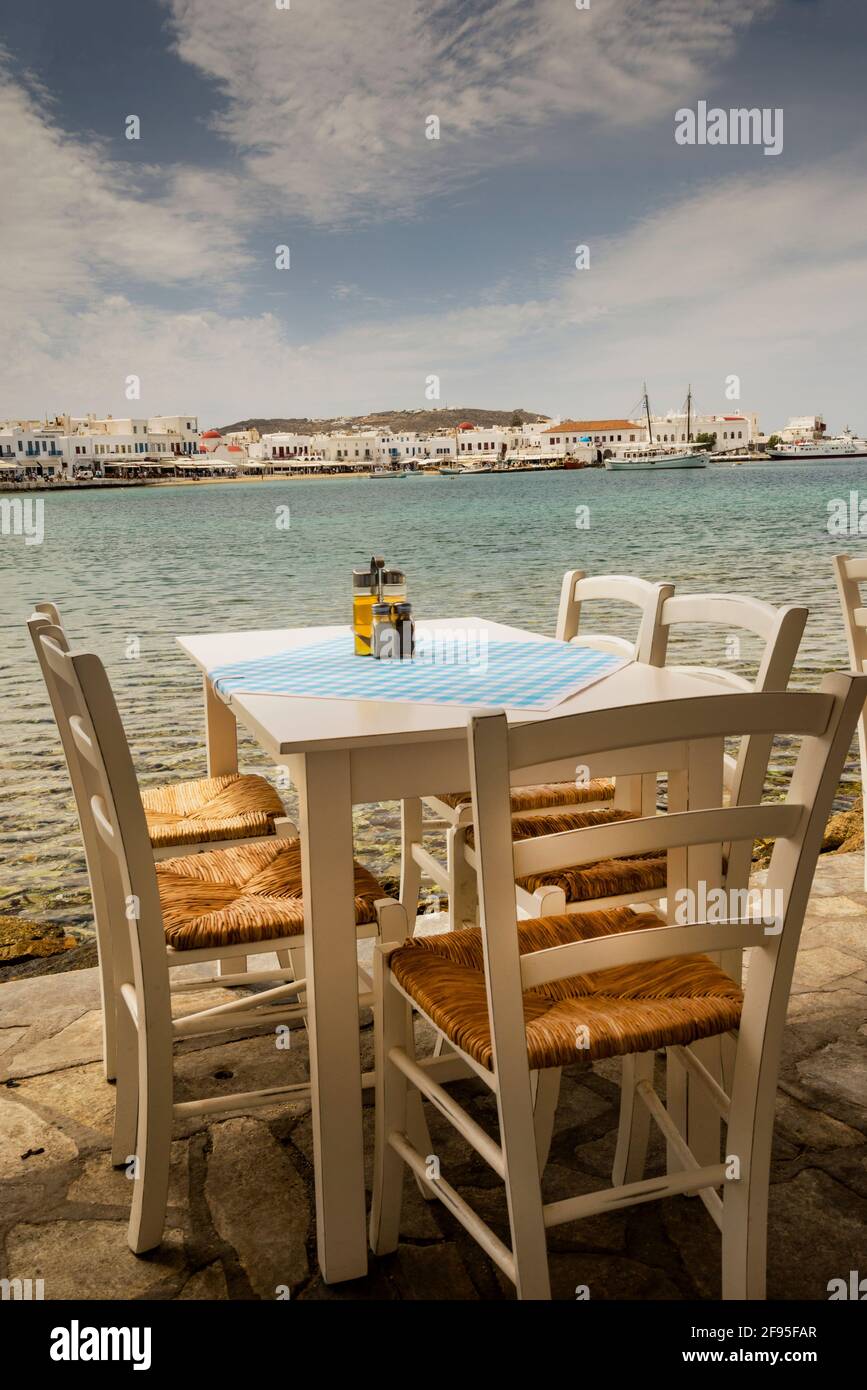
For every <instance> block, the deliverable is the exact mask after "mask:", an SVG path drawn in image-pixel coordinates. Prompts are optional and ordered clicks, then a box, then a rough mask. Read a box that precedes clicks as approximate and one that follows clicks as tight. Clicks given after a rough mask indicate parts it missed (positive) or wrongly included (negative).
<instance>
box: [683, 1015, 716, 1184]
mask: <svg viewBox="0 0 867 1390" xmlns="http://www.w3.org/2000/svg"><path fill="white" fill-rule="evenodd" d="M690 1046H691V1051H692V1052H693V1053H694V1055H695V1056H696V1057H697V1058H698V1059H699V1061H701V1062H703V1063H704V1065H705V1066H706V1067H707V1070H708V1071H709V1072H710V1074H711V1076H712V1077H714V1079H715V1080H716V1081H719V1082H720V1084H722V1052H721V1049H720V1039H719V1038H718V1037H714V1038H700V1039H699V1040H698V1041H697V1042H694V1043H692V1044H691V1045H690ZM686 1095H687V1142H688V1143H689V1147H690V1148H691V1149H692V1152H693V1153H694V1155H695V1157H696V1158H697V1159H698V1161H699V1163H701V1164H714V1163H719V1161H720V1149H721V1145H722V1120H721V1119H720V1114H719V1111H718V1110H717V1108H716V1106H715V1105H714V1103H713V1101H712V1100H711V1098H710V1096H709V1095H708V1093H707V1091H706V1090H705V1088H704V1086H702V1084H701V1082H699V1081H696V1080H695V1078H694V1077H690V1076H689V1075H687V1078H686Z"/></svg>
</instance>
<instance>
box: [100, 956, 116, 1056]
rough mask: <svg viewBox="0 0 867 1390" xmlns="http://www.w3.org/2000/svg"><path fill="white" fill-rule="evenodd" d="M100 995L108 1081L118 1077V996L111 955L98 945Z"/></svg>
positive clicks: (103, 1044) (103, 1050)
mask: <svg viewBox="0 0 867 1390" xmlns="http://www.w3.org/2000/svg"><path fill="white" fill-rule="evenodd" d="M98 959H99V993H100V997H101V999H102V1070H103V1074H104V1076H105V1079H106V1081H114V1080H115V1078H116V1077H117V1046H118V1043H117V1031H118V1016H117V995H116V993H115V984H114V970H113V967H112V961H111V956H110V954H109V953H108V952H107V951H106V950H105V948H104V946H103V944H102V943H101V942H99V943H98Z"/></svg>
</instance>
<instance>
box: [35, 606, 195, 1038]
mask: <svg viewBox="0 0 867 1390" xmlns="http://www.w3.org/2000/svg"><path fill="white" fill-rule="evenodd" d="M28 626H29V627H30V631H31V636H32V637H33V641H34V645H35V646H36V649H37V652H38V654H39V659H40V663H41V664H42V666H43V670H44V671H46V672H47V674H46V684H47V686H48V691H49V696H50V698H51V702H52V707H53V709H54V712H55V717H56V719H57V723H58V728H59V729H60V736H61V739H62V742H63V746H64V750H65V751H66V754H67V765H68V767H69V773H70V779H71V781H72V785H73V791H74V794H75V800H76V806H77V808H78V814H79V819H80V822H81V828H82V837H83V839H84V843H85V851H86V854H87V858H88V870H89V872H90V875H91V883H92V886H93V885H94V883H96V884H98V889H97V892H98V894H100V895H101V906H100V909H98V910H97V912H96V918H97V931H98V933H101V934H103V935H104V934H105V933H106V932H108V933H110V951H111V956H112V959H113V961H114V963H115V978H116V980H117V981H119V982H127V983H133V982H134V985H135V990H136V996H137V1002H138V1007H139V1009H140V1010H146V1011H147V1012H148V1014H149V1015H151V1016H153V1015H154V1014H156V1013H157V1012H159V1011H162V1013H163V1015H164V1019H163V1021H164V1022H165V1026H166V1028H167V1029H168V1028H169V1027H170V1010H169V982H168V968H167V965H166V954H165V934H164V930H163V921H162V911H161V908H160V900H159V892H158V888H157V877H156V868H155V864H154V855H153V849H152V847H151V842H150V836H149V834H148V828H147V821H146V819H145V813H144V808H143V806H142V801H141V794H140V792H139V786H138V779H137V777H136V774H135V768H134V767H133V762H132V757H131V755H130V750H129V744H128V743H127V738H126V734H125V732H124V728H123V724H122V722H121V718H120V714H119V713H118V709H117V704H116V703H115V699H114V695H113V693H112V689H111V685H110V683H109V680H108V676H107V674H106V671H105V667H104V666H103V664H102V662H101V661H100V660H99V658H98V657H97V656H95V655H93V654H92V653H90V652H80V653H76V652H72V651H70V649H69V646H68V643H67V641H66V637H65V634H64V633H63V629H62V628H60V627H58V626H56V625H55V624H53V623H51V622H50V621H49V619H48V616H47V615H43V614H40V613H37V614H34V616H33V617H32V618H31V619H30V621H29V624H28ZM105 944H106V943H103V945H105Z"/></svg>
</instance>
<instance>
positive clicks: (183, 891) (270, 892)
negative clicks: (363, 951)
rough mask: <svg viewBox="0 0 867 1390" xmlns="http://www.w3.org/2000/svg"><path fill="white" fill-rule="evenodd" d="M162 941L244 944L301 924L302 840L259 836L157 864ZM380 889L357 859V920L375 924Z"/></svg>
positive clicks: (189, 945)
mask: <svg viewBox="0 0 867 1390" xmlns="http://www.w3.org/2000/svg"><path fill="white" fill-rule="evenodd" d="M156 872H157V886H158V888H159V894H160V904H161V906H162V913H163V924H164V927H165V934H166V944H167V945H168V946H171V947H172V948H173V949H174V950H176V951H194V950H198V949H200V948H201V947H213V946H249V945H251V944H253V943H255V942H257V941H273V940H275V939H276V938H278V937H282V936H299V935H300V934H301V932H302V931H303V930H304V903H303V900H302V897H301V841H300V840H280V839H274V840H271V841H268V840H264V841H263V840H260V841H258V842H257V843H255V844H249V845H233V846H232V847H231V848H230V849H220V850H206V851H205V853H204V854H188V855H184V856H183V857H182V858H178V859H164V860H162V862H161V863H158V864H157V865H156ZM386 896H387V894H386V892H385V889H384V888H383V887H382V886H381V884H379V883H378V882H377V881H376V879H375V878H374V877H373V874H371V873H368V871H367V869H365V868H364V867H363V866H362V865H361V864H356V865H355V921H356V925H357V926H366V925H368V924H369V925H374V924H375V923H376V907H375V903H376V900H377V898H384V897H386Z"/></svg>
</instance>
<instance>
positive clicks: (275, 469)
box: [0, 411, 825, 486]
mask: <svg viewBox="0 0 867 1390" xmlns="http://www.w3.org/2000/svg"><path fill="white" fill-rule="evenodd" d="M517 415H518V412H516V422H515V423H512V424H508V425H498V424H495V425H486V426H481V425H477V424H476V423H475V422H474V421H473V420H471V419H467V420H464V421H460V422H459V423H457V424H456V425H452V424H449V425H443V426H442V427H440V428H434V429H425V430H421V429H418V430H412V429H400V430H392V429H391V428H388V427H381V426H378V427H376V428H371V427H365V426H364V425H363V424H362V425H359V424H357V423H351V422H347V423H346V424H345V425H343V426H340V425H338V427H336V428H333V429H331V430H329V431H327V432H314V433H309V434H305V433H288V432H274V433H265V432H260V431H259V430H258V429H256V428H249V429H243V430H231V429H230V430H228V431H226V430H218V429H205V430H202V429H200V427H199V421H198V418H197V417H196V416H195V415H192V414H182V415H157V416H142V417H139V418H136V417H132V416H130V417H126V418H122V417H114V416H111V415H109V416H106V417H104V418H97V417H96V416H95V415H86V416H70V415H58V416H55V417H53V418H51V419H46V420H33V419H30V420H24V419H9V420H5V421H2V422H0V486H4V485H6V486H10V485H13V486H14V485H15V484H16V483H21V482H28V481H30V482H33V481H41V482H52V481H54V482H58V483H65V484H68V483H74V482H92V481H96V480H99V481H109V480H112V479H115V480H118V481H121V480H127V481H129V480H147V481H154V480H157V481H158V480H159V479H160V478H165V479H167V480H175V479H181V478H188V479H195V478H196V477H202V478H207V477H224V478H232V477H261V476H269V475H289V474H311V473H312V474H318V473H322V474H337V473H371V472H373V473H377V472H391V471H394V470H409V471H433V472H436V471H441V470H442V469H448V470H449V471H461V472H464V471H471V472H482V471H485V472H487V471H498V472H499V471H520V470H527V469H533V468H558V467H567V468H569V467H576V468H577V467H588V466H595V465H599V464H601V463H603V462H604V460H606V459H609V458H617V457H618V456H620V455H622V454H625V453H628V452H629V451H630V450H635V449H636V448H641V447H642V446H646V445H647V444H648V443H654V444H657V445H660V446H661V447H663V448H664V447H666V446H668V447H675V446H679V445H683V444H684V443H686V442H688V441H690V440H691V441H698V442H703V443H704V444H705V445H706V447H707V449H708V451H709V453H710V455H711V457H713V456H714V455H724V456H728V457H730V458H734V457H741V456H743V457H751V456H755V455H758V456H759V457H761V453H762V451H763V450H764V449H765V448H766V447H767V445H768V442H769V439H770V440H771V441H774V440H775V439H778V440H782V441H786V440H791V441H795V440H802V439H807V440H816V439H821V438H822V437H823V435H824V432H825V423H824V421H823V419H822V417H821V416H818V415H813V416H799V417H794V418H792V419H791V420H790V421H789V423H788V425H787V426H786V427H785V428H783V429H781V430H779V431H778V432H777V433H776V436H766V435H763V434H762V433H761V432H760V430H759V425H758V417H757V415H756V414H754V413H752V414H751V413H747V412H739V413H734V414H719V415H715V414H711V415H702V414H694V415H692V416H691V417H688V416H687V414H686V413H685V411H669V412H668V413H667V414H665V415H649V416H648V417H646V418H644V419H641V418H639V419H629V418H619V419H570V418H555V419H536V420H524V421H523V422H518V421H517ZM425 418H426V419H429V413H427V414H426V416H425Z"/></svg>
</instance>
